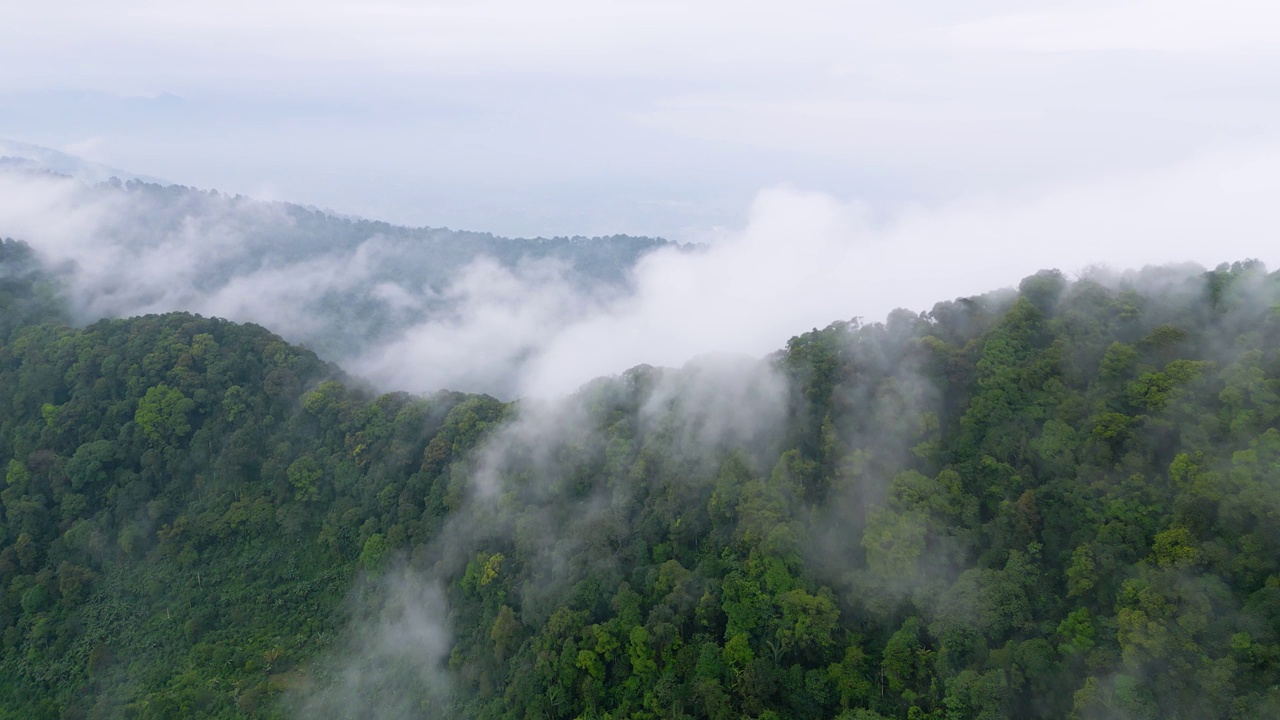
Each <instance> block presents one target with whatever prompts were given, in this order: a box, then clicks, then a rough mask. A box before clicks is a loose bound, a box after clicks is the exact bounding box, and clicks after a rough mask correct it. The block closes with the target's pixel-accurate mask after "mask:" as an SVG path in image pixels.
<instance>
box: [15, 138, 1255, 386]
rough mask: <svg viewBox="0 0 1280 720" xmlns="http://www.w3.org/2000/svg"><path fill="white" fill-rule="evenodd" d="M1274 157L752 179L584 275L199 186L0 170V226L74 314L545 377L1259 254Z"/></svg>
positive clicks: (369, 361)
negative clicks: (897, 190) (677, 227)
mask: <svg viewBox="0 0 1280 720" xmlns="http://www.w3.org/2000/svg"><path fill="white" fill-rule="evenodd" d="M1277 167H1280V148H1278V147H1277V146H1276V145H1274V144H1265V143H1264V144H1250V145H1242V146H1238V147H1230V148H1224V149H1221V150H1219V151H1215V152H1211V153H1207V154H1204V155H1202V156H1200V157H1197V158H1195V159H1194V160H1193V161H1190V162H1186V163H1182V164H1179V165H1175V166H1173V167H1170V168H1167V169H1165V170H1163V171H1161V172H1136V173H1126V174H1120V175H1115V176H1109V177H1106V178H1103V179H1101V180H1098V181H1093V182H1087V183H1075V184H1071V185H1067V186H1065V187H1062V188H1058V189H1055V190H1053V191H1051V192H1035V193H1026V194H1005V195H993V196H990V197H987V198H984V199H981V200H968V201H964V202H956V203H949V204H942V205H937V206H916V207H911V208H907V209H904V210H901V211H899V212H897V213H893V214H889V215H885V214H883V213H877V212H876V211H875V210H874V209H873V208H872V206H870V205H869V204H867V203H865V202H859V201H857V200H844V199H840V198H836V197H833V196H831V195H827V194H822V193H812V192H804V191H800V190H797V189H794V188H778V189H770V190H764V191H762V192H760V193H759V194H758V195H757V197H756V200H755V201H754V203H753V204H752V207H751V209H750V212H749V213H748V214H747V215H746V216H745V217H744V218H742V220H741V222H740V223H739V224H738V225H737V226H736V227H733V228H728V229H724V230H723V231H722V232H720V233H719V234H718V236H716V237H715V238H713V239H711V240H710V241H708V242H707V243H705V244H703V245H700V246H696V248H694V249H693V250H692V251H691V250H690V248H689V247H680V246H668V247H665V248H664V247H658V248H657V249H655V250H653V251H651V252H648V253H647V254H643V255H641V256H638V259H637V260H636V262H635V263H634V265H631V266H629V267H623V268H622V272H623V276H622V277H621V279H620V280H618V281H610V282H605V283H601V282H597V283H594V284H584V283H583V282H581V279H580V278H578V277H575V275H574V273H573V272H572V270H571V269H570V268H568V267H566V266H565V265H564V264H563V263H558V262H556V261H554V260H550V259H546V260H532V259H531V260H527V261H521V262H518V263H516V264H514V265H511V264H507V265H503V264H500V263H497V262H495V261H493V260H492V259H489V258H486V257H483V256H479V257H476V258H475V259H474V260H473V261H470V262H469V263H467V264H465V265H463V266H461V267H460V268H458V270H457V271H456V272H453V273H451V274H448V275H444V276H440V275H439V272H438V271H437V276H436V277H432V278H418V279H415V278H413V277H410V276H406V275H405V274H404V270H403V268H404V267H406V266H407V263H411V262H413V263H417V264H416V265H413V266H414V267H420V266H422V265H421V264H422V261H423V259H424V258H427V257H429V253H430V249H429V248H426V247H423V246H421V245H415V244H414V243H411V242H406V241H403V240H397V239H395V238H391V237H387V236H384V235H381V234H370V235H369V236H368V237H363V236H361V237H358V238H356V240H355V241H354V242H349V243H346V244H344V245H334V244H332V243H329V244H327V245H325V244H319V245H318V244H317V243H318V242H320V239H318V238H315V239H309V238H308V236H307V235H306V231H305V230H304V229H300V228H299V227H298V226H297V222H296V220H295V219H294V218H293V217H292V216H290V214H289V213H288V212H286V210H285V206H282V205H280V204H275V203H262V202H257V201H251V200H248V199H245V198H231V197H227V196H222V195H210V196H208V197H207V198H205V200H204V201H202V202H200V203H198V204H194V205H191V206H189V207H188V206H177V207H167V206H164V207H161V206H157V205H156V203H155V200H154V199H151V198H150V197H149V196H145V195H139V194H136V193H124V192H109V191H104V190H103V189H95V188H92V187H86V186H84V185H81V184H79V183H77V182H75V181H71V180H67V179H59V178H54V177H48V176H41V175H38V174H26V173H18V174H13V173H8V174H4V175H0V183H3V187H2V188H0V191H2V192H0V196H2V197H3V199H2V200H0V233H3V234H5V235H8V236H13V237H15V238H18V239H23V240H26V241H28V242H30V243H31V244H32V245H33V246H34V247H35V248H36V249H37V251H38V252H39V254H40V255H41V257H42V258H44V260H45V262H46V264H47V265H48V267H50V268H53V269H56V270H57V271H58V272H60V273H63V274H64V275H65V276H66V277H67V287H68V289H69V296H70V298H71V299H72V302H73V304H74V315H75V317H77V318H78V319H79V320H80V321H81V322H91V321H92V320H95V319H97V318H99V317H122V316H129V315H136V314H145V313H153V312H164V311H171V310H188V311H192V312H198V313H202V314H207V315H217V316H224V317H228V318H230V319H233V320H239V321H248V322H256V323H260V324H263V325H266V326H267V327H269V328H271V329H272V330H274V331H276V332H279V333H280V334H282V335H283V336H284V337H285V338H286V339H289V340H291V341H295V342H302V343H305V344H307V345H309V346H311V347H313V348H316V349H317V350H319V351H320V352H321V354H322V355H324V356H325V357H327V358H328V359H331V360H335V361H337V362H339V363H340V364H343V365H344V366H346V367H348V368H349V369H350V370H352V371H353V372H355V373H356V374H358V375H360V376H363V377H366V378H368V379H369V380H370V381H371V382H373V383H374V384H375V385H376V386H378V387H380V388H383V389H407V390H411V391H415V392H423V391H430V390H435V389H440V388H450V389H457V390H465V391H480V392H490V393H493V394H496V395H499V396H502V397H516V396H549V395H556V394H564V393H567V392H570V391H572V390H574V389H575V388H577V387H579V386H580V385H582V384H583V383H585V382H587V381H588V380H590V379H591V378H594V377H598V376H602V375H610V374H617V373H619V372H622V371H623V370H626V369H627V368H629V367H633V366H635V365H638V364H641V363H648V364H653V365H665V366H679V365H680V364H682V363H684V362H685V361H687V360H688V359H690V358H692V357H695V356H698V355H702V354H706V353H710V352H729V353H746V354H750V355H756V356H761V355H763V354H766V353H768V352H771V351H773V350H775V349H777V348H779V347H781V346H782V344H783V343H785V342H786V340H787V338H789V337H790V336H792V335H794V334H795V333H796V332H799V331H802V330H805V329H808V328H814V327H824V326H825V325H827V324H828V323H830V322H832V321H835V320H847V319H852V318H855V317H857V318H862V319H863V320H865V321H869V322H875V321H879V320H882V319H883V318H884V317H885V316H886V315H887V313H888V312H889V311H891V310H893V309H895V308H906V309H908V310H911V311H912V312H922V311H925V310H928V309H929V308H930V307H932V305H933V303H935V302H938V301H940V300H945V299H950V298H955V297H960V296H966V295H972V294H977V293H980V292H984V291H987V290H990V289H992V288H995V287H1000V286H1007V285H1008V284H1009V283H1011V282H1012V281H1013V280H1015V279H1017V278H1021V277H1024V276H1027V275H1030V274H1032V273H1034V272H1035V271H1037V270H1040V269H1045V268H1058V269H1061V270H1062V271H1064V272H1066V273H1068V274H1078V273H1080V272H1082V271H1084V270H1085V269H1086V268H1089V267H1091V266H1095V265H1106V266H1110V267H1113V268H1115V269H1117V270H1122V269H1136V268H1139V267H1142V266H1144V265H1148V264H1161V263H1168V262H1187V261H1191V262H1198V263H1200V264H1202V265H1205V266H1208V267H1212V266H1214V265H1216V264H1218V263H1220V262H1228V261H1234V260H1239V259H1244V258H1256V259H1260V260H1263V261H1266V262H1269V263H1271V264H1276V263H1277V262H1278V261H1280V256H1277V250H1276V249H1275V248H1276V247H1280V245H1277V243H1276V242H1275V235H1274V231H1273V230H1272V228H1275V227H1277V226H1278V225H1280V222H1277V221H1280V209H1277V207H1276V205H1275V203H1273V202H1271V199H1272V198H1273V197H1274V196H1275V194H1276V192H1277V191H1280V180H1277V178H1280V174H1278V173H1276V172H1274V170H1275V168H1277ZM285 235H288V236H290V237H292V238H294V240H292V241H291V243H290V244H288V245H279V244H277V245H275V246H273V245H272V238H274V237H278V236H285ZM308 244H310V249H309V250H308V249H307V248H308ZM352 298H357V299H358V303H357V304H355V305H353V304H352V301H351V299H352Z"/></svg>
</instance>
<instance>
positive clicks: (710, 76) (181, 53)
mask: <svg viewBox="0 0 1280 720" xmlns="http://www.w3.org/2000/svg"><path fill="white" fill-rule="evenodd" d="M0 17H2V18H3V22H0V109H3V112H0V137H9V138H12V139H14V140H19V141H25V142H32V143H37V144H40V145H46V146H50V147H55V148H58V149H61V150H64V151H67V152H71V153H73V154H77V155H80V156H83V157H86V158H87V159H89V160H92V161H96V162H101V163H104V164H108V165H113V166H118V167H123V168H127V169H129V170H131V171H133V172H137V173H142V174H146V175H151V176H156V177H163V178H167V179H170V180H172V181H174V182H179V183H182V184H187V185H193V186H199V187H206V188H217V189H219V190H223V191H227V192H233V193H244V194H248V195H253V196H255V197H264V198H269V199H282V200H290V201H296V202H302V203H309V204H314V205H318V206H321V207H328V208H332V209H334V210H336V211H339V212H344V213H352V214H359V215H364V216H367V217H373V218H378V219H386V220H389V221H392V222H400V223H407V224H416V225H433V226H449V227H454V228H464V229H474V230H482V231H491V232H495V233H499V234H507V235H572V234H586V235H593V234H611V233H622V232H625V233H630V234H654V235H661V236H665V237H669V238H671V239H676V240H695V241H696V240H706V239H713V238H716V237H719V236H720V235H722V234H723V233H724V232H725V229H726V228H736V227H738V226H740V225H742V224H743V222H744V221H745V218H746V215H747V209H748V207H749V206H750V203H751V202H752V198H753V197H754V196H755V195H756V193H757V192H758V191H760V190H761V189H765V188H772V187H777V186H786V187H792V188H795V189H799V190H803V191H812V192H820V193H826V194H829V195H832V196H834V197H835V198H836V199H838V200H839V201H842V202H853V203H856V204H858V205H859V206H860V207H862V208H863V209H864V210H865V211H866V212H867V213H868V214H869V216H870V217H871V218H872V219H873V220H883V219H893V218H897V217H900V216H901V215H902V214H903V213H911V212H916V211H918V210H920V209H921V208H923V209H926V210H929V211H935V210H938V209H940V208H942V209H945V208H949V207H952V206H955V205H966V204H967V205H970V206H971V205H973V204H974V203H984V204H988V205H990V206H998V207H1009V206H1018V207H1033V206H1035V205H1036V204H1038V203H1039V204H1043V203H1044V202H1045V198H1049V197H1056V196H1060V195H1062V194H1064V193H1065V194H1072V193H1077V194H1079V193H1083V194H1088V193H1089V192H1091V191H1093V190H1096V189H1097V188H1100V187H1107V186H1109V185H1115V184H1117V183H1121V184H1132V183H1133V182H1144V181H1145V180H1143V179H1149V178H1152V177H1158V178H1159V177H1174V176H1177V175H1178V174H1179V173H1180V172H1183V171H1185V169H1186V168H1188V167H1194V166H1197V164H1203V163H1204V162H1205V158H1206V157H1210V158H1216V157H1235V158H1257V157H1259V152H1261V156H1262V157H1267V158H1274V153H1272V152H1271V149H1272V148H1274V146H1275V145H1274V143H1275V142H1276V139H1277V137H1276V136H1277V128H1278V127H1280V125H1278V124H1277V119H1280V118H1278V116H1280V44H1277V43H1276V42H1274V32H1273V30H1272V29H1273V28H1274V27H1276V25H1277V21H1278V20H1280V10H1277V8H1276V7H1275V6H1274V4H1271V3H1265V2H1262V1H1261V0H1226V1H1225V2H1217V3H1212V4H1210V3H1206V2H1191V1H1187V0H1177V1H1174V2H1154V1H1152V0H1133V1H1123V2H1120V1H1116V0H1099V1H1095V2H1088V3H1078V2H1074V3H1065V2H1044V1H1040V2H1034V3H1013V2H1008V1H1007V0H983V1H982V2H977V3H966V4H964V7H955V6H954V5H953V4H951V3H943V2H939V1H937V0H930V1H927V2H916V3H909V4H894V5H892V6H885V5H884V4H883V3H868V2H859V3H847V2H801V3H786V4H782V3H772V4H764V3H751V4H746V5H743V4H740V3H727V2H720V1H718V0H717V1H714V2H706V3H698V4H676V3H658V2H604V3H600V2H592V3H587V2H581V1H580V0H553V1H551V2H541V3H516V2H510V1H509V0H494V1H491V2H477V3H472V2H468V3H460V2H453V1H449V0H446V1H443V2H413V3H409V2H387V3H378V4H376V5H357V4H350V3H341V2H333V1H331V0H321V1H320V2H310V3H299V2H288V1H286V2H270V3H249V2H243V1H241V0H233V1H231V2H225V3H217V4H213V5H210V4H207V3H194V2H183V1H179V2H169V3H149V2H124V3H110V4H101V3H90V2H84V1H82V0H70V1H64V0H55V1H54V2H48V3H35V4H32V3H26V4H11V6H10V7H8V8H6V9H5V10H4V11H3V13H0ZM1259 149H1261V150H1259ZM1223 172H1224V173H1225V174H1226V175H1228V176H1230V175H1231V174H1232V173H1233V169H1232V168H1224V170H1223ZM1134 178H1137V179H1138V180H1133V179H1134ZM1216 187H1217V186H1215V185H1213V184H1207V185H1206V187H1205V188H1202V189H1201V192H1200V193H1199V196H1200V199H1199V202H1201V203H1204V204H1205V205H1207V206H1208V207H1209V208H1212V207H1214V206H1215V205H1217V204H1218V203H1219V202H1220V201H1225V202H1229V203H1230V202H1234V200H1232V199H1231V198H1226V197H1223V196H1224V195H1225V191H1222V192H1220V193H1219V195H1218V196H1215V195H1214V190H1215V188H1216ZM1082 211H1083V212H1088V209H1087V208H1085V209H1082ZM1130 242H1142V240H1141V239H1139V238H1133V239H1131V240H1130Z"/></svg>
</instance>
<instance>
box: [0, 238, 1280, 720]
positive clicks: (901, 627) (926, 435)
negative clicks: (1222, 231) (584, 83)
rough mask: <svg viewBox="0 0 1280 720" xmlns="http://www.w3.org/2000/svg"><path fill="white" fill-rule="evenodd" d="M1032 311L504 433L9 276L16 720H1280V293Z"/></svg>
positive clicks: (186, 319) (198, 325)
mask: <svg viewBox="0 0 1280 720" xmlns="http://www.w3.org/2000/svg"><path fill="white" fill-rule="evenodd" d="M1009 282H1010V283H1011V284H1013V285H1014V287H1010V288H1007V289H1004V290H994V291H992V292H989V293H987V294H982V295H976V296H971V297H961V298H958V299H945V298H938V299H939V300H940V301H941V302H938V303H937V304H936V305H934V306H933V307H932V309H931V310H929V311H927V312H911V311H906V310H899V311H895V312H893V313H891V314H889V315H888V317H887V318H886V319H885V320H884V321H882V322H864V321H860V320H849V319H846V320H841V321H837V322H833V323H832V324H830V325H829V326H827V327H825V328H822V329H813V330H810V331H807V332H806V331H804V329H803V328H796V329H795V331H796V334H795V336H794V337H792V338H791V339H790V341H789V342H786V344H785V346H782V347H778V348H777V349H776V351H775V352H773V353H772V354H769V355H767V356H765V357H754V356H745V355H737V354H721V355H706V356H701V357H698V358H695V359H694V360H691V361H689V362H688V363H687V364H685V365H683V366H682V367H675V368H668V367H656V366H649V365H640V366H637V367H634V368H632V369H630V370H627V371H625V372H622V373H620V374H616V375H612V376H605V377H600V378H598V379H596V380H592V381H590V382H588V383H586V384H585V385H583V386H582V387H581V388H580V389H578V390H577V391H576V392H575V393H572V394H570V395H567V396H563V397H555V398H534V397H529V398H524V399H512V400H500V399H498V398H496V397H494V396H490V395H485V394H476V393H462V392H453V391H445V390H440V391H436V392H429V393H425V394H409V393H405V392H385V391H384V390H383V389H381V388H375V387H374V386H372V385H370V384H369V383H367V382H366V381H363V380H361V379H359V378H358V377H356V376H352V375H348V374H347V373H346V372H344V370H343V369H342V368H340V367H339V366H337V365H335V364H333V363H332V362H330V361H328V360H326V359H322V357H320V356H317V355H316V354H315V353H314V352H312V351H311V350H308V349H306V348H305V347H303V346H299V345H296V344H291V343H289V342H286V341H284V340H283V339H281V337H279V336H277V335H275V334H273V332H272V330H271V329H270V328H264V327H261V326H258V325H254V324H241V323H234V322H230V321H227V320H223V319H219V318H216V317H203V316H201V315H197V314H193V313H187V312H174V313H163V314H148V315H141V316H135V317H127V318H117V319H106V320H99V321H92V322H80V321H78V320H77V318H75V317H74V315H75V313H74V312H73V309H72V306H71V304H69V301H68V298H69V297H71V296H73V295H74V292H73V289H72V288H69V287H68V286H67V285H66V283H65V277H64V276H61V275H58V274H57V273H56V272H50V271H49V270H48V269H47V267H46V266H44V265H42V264H41V263H39V262H38V261H37V258H36V257H35V253H34V252H33V251H32V249H31V248H30V247H28V246H27V245H25V244H24V243H22V242H20V241H13V240H6V241H4V242H3V244H0V472H3V488H2V490H0V506H2V508H3V513H2V514H0V629H2V633H3V635H2V644H0V717H5V718H15V719H16V718H23V719H27V718H33V719H44V718H51V719H52V718H117V717H123V718H139V719H144V718H174V717H184V718H188V717H189V718H240V717H249V718H292V717H306V718H370V719H372V718H392V719H397V718H414V717H449V718H486V719H488V718H492V719H495V720H496V719H499V718H504V719H505V718H512V719H516V718H520V719H523V718H559V719H565V720H570V719H577V718H583V719H586V718H615V719H619V718H716V719H721V718H725V719H727V718H758V719H760V720H764V719H780V718H799V719H805V720H808V719H815V720H816V719H819V718H821V719H824V720H825V719H831V718H836V719H838V720H883V719H887V718H901V719H904V720H925V719H930V720H933V719H936V720H952V719H960V718H984V719H987V718H1003V717H1019V718H1067V717H1071V718H1079V719H1080V720H1103V719H1107V720H1110V719H1115V720H1129V719H1134V720H1136V719H1139V718H1151V719H1154V718H1187V719H1191V718H1240V719H1244V718H1259V717H1271V716H1276V715H1278V714H1280V689H1277V688H1280V486H1278V485H1277V471H1278V470H1280V273H1269V272H1268V271H1267V269H1266V268H1265V267H1264V266H1263V265H1262V264H1261V263H1259V262H1255V261H1241V262H1235V263H1231V264H1224V265H1221V266H1218V267H1217V268H1215V269H1213V270H1206V269H1204V268H1200V267H1195V266H1153V267H1148V268H1145V269H1143V270H1141V271H1130V272H1109V271H1104V270H1095V271H1090V272H1086V273H1082V274H1078V275H1073V276H1068V275H1064V274H1063V273H1061V272H1058V271H1056V270H1052V269H1048V270H1044V271H1042V272H1039V273H1036V274H1034V275H1032V276H1029V277H1026V278H1023V279H1021V280H1020V281H1019V279H1018V278H1009Z"/></svg>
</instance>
